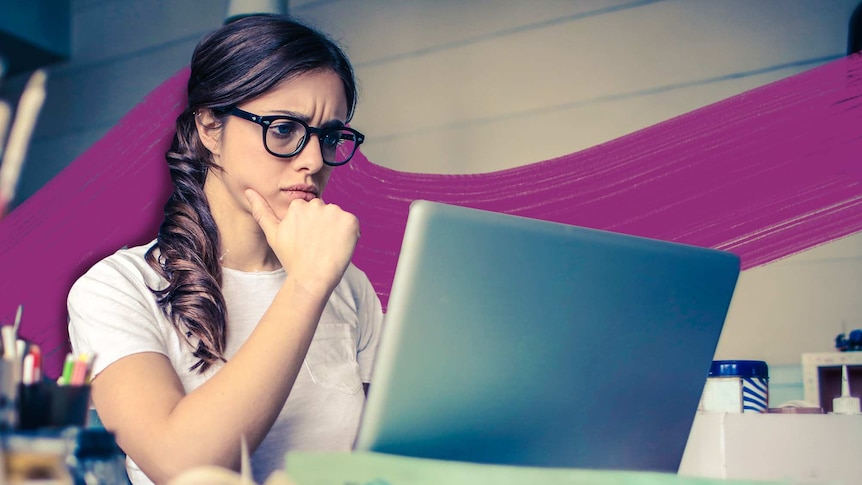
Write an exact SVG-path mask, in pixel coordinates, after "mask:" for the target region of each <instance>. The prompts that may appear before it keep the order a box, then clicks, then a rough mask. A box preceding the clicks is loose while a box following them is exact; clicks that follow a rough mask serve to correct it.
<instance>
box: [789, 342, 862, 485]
mask: <svg viewBox="0 0 862 485" xmlns="http://www.w3.org/2000/svg"><path fill="white" fill-rule="evenodd" d="M844 365H846V366H847V367H848V371H849V373H850V394H852V395H853V396H856V397H860V396H862V385H860V382H862V378H860V375H862V352H859V351H852V352H813V353H807V354H802V389H803V391H804V392H805V401H807V402H810V403H812V404H814V405H816V406H820V407H822V408H823V409H824V410H826V411H831V410H832V401H831V400H829V399H828V398H824V400H821V396H820V390H821V389H820V387H821V374H820V371H821V369H824V368H833V369H834V371H835V373H836V374H837V378H838V379H839V382H840V371H839V370H838V368H839V367H841V366H844ZM833 377H834V376H833ZM833 380H835V379H833ZM832 387H833V389H832V390H833V393H840V392H841V387H840V384H838V383H835V382H833V386H832ZM834 397H837V396H834ZM860 482H862V479H860Z"/></svg>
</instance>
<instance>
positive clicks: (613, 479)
mask: <svg viewBox="0 0 862 485" xmlns="http://www.w3.org/2000/svg"><path fill="white" fill-rule="evenodd" d="M285 469H286V471H287V474H288V476H290V478H291V479H293V480H294V481H295V482H296V484H297V485H440V484H445V485H477V484H485V483H489V484H494V485H524V484H530V485H550V484H553V485H754V484H758V485H763V484H765V483H776V484H777V483H785V482H763V481H740V480H720V479H712V478H695V477H684V476H680V475H676V474H672V473H658V472H633V471H607V470H584V469H571V468H539V467H518V466H509V465H485V464H476V463H462V462H454V461H443V460H429V459H425V458H411V457H403V456H397V455H390V454H383V453H372V452H354V453H349V452H343V453H318V452H291V453H288V454H287V459H286V468H285Z"/></svg>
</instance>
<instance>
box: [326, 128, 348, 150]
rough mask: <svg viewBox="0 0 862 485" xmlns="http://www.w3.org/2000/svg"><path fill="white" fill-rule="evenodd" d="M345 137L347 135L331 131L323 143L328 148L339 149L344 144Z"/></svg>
mask: <svg viewBox="0 0 862 485" xmlns="http://www.w3.org/2000/svg"><path fill="white" fill-rule="evenodd" d="M344 137H345V134H344V133H343V132H342V131H330V132H329V133H327V134H326V135H325V136H324V137H323V140H321V143H323V144H324V145H326V146H327V147H330V148H332V147H337V146H338V145H340V144H341V143H342V141H341V140H342V139H343V138H344Z"/></svg>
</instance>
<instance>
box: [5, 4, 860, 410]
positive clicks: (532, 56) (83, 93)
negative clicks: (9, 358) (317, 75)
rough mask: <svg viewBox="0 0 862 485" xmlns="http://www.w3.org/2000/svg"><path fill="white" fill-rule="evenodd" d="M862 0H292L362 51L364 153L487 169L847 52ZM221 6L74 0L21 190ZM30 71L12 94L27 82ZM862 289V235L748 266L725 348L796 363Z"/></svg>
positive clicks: (146, 83)
mask: <svg viewBox="0 0 862 485" xmlns="http://www.w3.org/2000/svg"><path fill="white" fill-rule="evenodd" d="M857 3H858V0H830V1H828V2H824V1H822V0H763V1H756V2H752V1H750V0H723V1H721V2H716V1H709V0H664V1H636V0H581V1H577V2H572V1H566V0H558V1H555V0H538V1H531V2H523V1H513V0H500V1H495V2H490V1H469V2H458V1H433V2H432V1H421V0H414V1H395V0H365V1H362V2H359V1H350V0H318V1H293V2H291V11H292V13H294V14H295V15H297V16H298V17H300V18H303V19H305V20H306V21H308V22H310V23H312V24H315V25H317V26H319V27H321V28H323V29H324V30H326V31H328V32H329V33H330V34H332V35H333V36H334V37H336V38H337V39H340V40H341V42H342V43H343V44H344V45H345V47H346V48H347V51H348V53H349V55H350V56H351V58H352V59H353V61H354V63H355V65H356V68H357V74H358V76H359V79H360V88H361V93H360V94H361V99H360V106H359V110H358V112H357V115H356V118H355V120H354V122H353V125H354V126H356V127H358V128H360V129H361V130H362V131H363V132H365V133H366V134H367V135H368V142H367V144H366V145H363V152H364V153H365V154H366V155H367V156H368V158H369V159H370V160H372V161H374V162H375V163H378V164H380V165H384V166H387V167H390V168H394V169H398V170H405V171H417V172H430V173H477V172H487V171H493V170H499V169H503V168H509V167H513V166H518V165H523V164H528V163H532V162H536V161H540V160H545V159H548V158H552V157H556V156H560V155H565V154H568V153H572V152H575V151H578V150H581V149H584V148H588V147H591V146H594V145H597V144H599V143H602V142H605V141H608V140H611V139H614V138H617V137H619V136H621V135H624V134H627V133H630V132H632V131H635V130H637V129H640V128H643V127H647V126H650V125H652V124H655V123H657V122H660V121H663V120H666V119H668V118H670V117H673V116H677V115H680V114H683V113H686V112H689V111H691V110H694V109H696V108H699V107H702V106H705V105H708V104H710V103H713V102H716V101H719V100H721V99H725V98H727V97H729V96H732V95H734V94H738V93H741V92H743V91H746V90H749V89H752V88H755V87H757V86H761V85H763V84H766V83H769V82H771V81H775V80H778V79H782V78H784V77H787V76H791V75H793V74H796V73H799V72H802V71H804V70H807V69H810V68H813V67H815V66H817V65H820V64H822V63H824V62H828V61H829V60H833V59H837V58H839V57H841V56H843V55H845V48H846V43H847V31H848V28H847V26H848V21H849V19H850V15H851V13H852V11H853V8H854V7H855V6H856V4H857ZM226 7H227V2H226V1H225V0H142V1H128V0H73V1H72V57H71V60H70V61H69V62H67V63H64V64H61V65H56V66H54V67H52V68H51V69H50V72H49V76H50V77H49V82H48V98H47V100H46V105H45V108H44V111H43V112H42V115H41V117H40V119H39V124H38V127H37V131H36V135H35V139H34V141H33V145H32V147H31V151H30V156H29V157H28V161H27V165H26V167H25V171H24V175H23V180H22V183H21V186H20V188H19V199H18V200H19V201H20V200H22V199H23V198H26V197H27V196H28V195H30V194H32V193H33V192H34V191H36V190H38V189H39V188H40V187H41V186H42V185H43V184H44V183H46V182H47V181H48V180H49V179H50V178H51V177H52V176H53V175H54V174H56V173H57V172H58V171H59V170H61V169H62V168H63V167H64V166H66V165H67V164H68V163H69V162H70V161H72V160H74V158H75V157H76V156H78V155H79V154H81V153H82V152H83V151H84V150H85V149H86V148H87V147H89V146H90V145H91V144H92V143H93V142H94V141H96V140H98V139H99V137H100V136H101V135H102V134H104V133H105V132H106V131H107V130H108V129H109V128H110V127H112V126H113V125H114V124H115V123H116V122H117V120H119V119H120V118H121V117H122V116H123V115H124V114H125V113H126V112H127V111H128V110H129V109H130V108H131V107H133V106H134V105H135V104H136V103H138V102H139V101H140V100H141V99H142V98H143V97H144V96H145V95H146V94H147V93H148V92H149V91H150V90H152V89H153V88H154V87H155V86H157V85H158V84H159V83H160V82H161V81H163V80H165V79H167V78H168V77H169V76H171V75H172V74H174V73H175V72H177V71H178V70H179V69H181V68H182V67H184V66H185V65H186V64H187V62H188V59H189V57H190V55H191V51H192V49H193V47H194V45H195V43H196V42H197V41H198V39H199V38H200V37H201V36H202V35H203V34H204V33H205V32H207V31H209V30H211V29H213V28H215V27H217V26H218V25H220V24H221V22H222V20H223V18H224V15H225V12H226ZM24 81H25V77H24V76H18V77H16V78H12V79H9V80H7V81H6V83H5V84H4V85H3V87H2V90H0V95H2V96H3V97H4V98H7V99H9V100H14V99H17V93H18V91H19V90H20V88H21V86H22V85H23V83H24ZM512 133H516V134H517V136H511V135H510V134H512ZM502 134H506V135H505V136H504V135H502ZM860 291H862V237H860V235H855V236H851V237H849V238H846V239H844V240H841V241H838V242H835V243H833V244H829V245H825V246H823V247H821V248H817V249H816V250H813V251H810V252H808V253H804V254H800V255H798V256H794V257H791V258H788V259H786V260H784V261H781V262H777V263H773V264H770V265H767V266H764V267H761V268H755V269H752V270H749V271H746V272H745V273H744V274H743V275H742V278H741V280H740V285H739V289H738V291H737V295H736V297H735V298H734V302H733V305H732V307H731V313H730V315H729V317H728V322H727V325H726V328H725V332H724V334H723V336H722V341H721V342H720V344H719V350H718V352H717V357H718V358H756V359H763V360H767V361H768V362H769V363H770V364H771V365H774V366H775V367H776V368H777V367H780V366H791V367H793V368H795V367H796V366H798V364H799V359H800V353H802V352H808V351H825V350H830V349H831V348H832V343H833V339H834V337H835V335H836V334H837V333H838V332H840V331H841V330H842V322H843V325H844V326H845V327H847V328H858V327H862V307H860V303H859V302H862V298H859V296H860V295H859V293H860ZM793 372H795V371H793ZM794 376H795V374H794ZM794 379H796V377H791V378H790V380H791V381H794ZM794 382H795V381H794ZM794 385H796V384H794ZM799 392H800V394H801V390H800V391H799Z"/></svg>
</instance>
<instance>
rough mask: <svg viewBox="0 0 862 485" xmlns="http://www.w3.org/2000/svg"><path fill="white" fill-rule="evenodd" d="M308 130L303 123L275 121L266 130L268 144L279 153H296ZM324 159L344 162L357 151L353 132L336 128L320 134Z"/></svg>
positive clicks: (285, 154)
mask: <svg viewBox="0 0 862 485" xmlns="http://www.w3.org/2000/svg"><path fill="white" fill-rule="evenodd" d="M307 137H308V132H307V130H306V128H305V126H303V125H302V123H299V122H297V121H293V120H288V119H281V120H276V121H273V122H272V124H271V125H270V126H269V127H268V128H267V130H266V146H267V147H268V148H269V149H270V151H272V152H274V153H277V154H279V155H284V156H289V155H294V154H296V153H297V152H298V151H299V150H300V149H301V148H302V146H303V144H304V142H305V139H306V138H307ZM319 139H320V150H321V153H322V155H323V159H324V160H325V161H327V162H330V163H343V162H346V161H347V160H349V159H350V157H351V156H353V152H354V151H356V136H355V135H354V134H353V132H351V131H348V130H342V129H338V128H334V129H331V130H325V131H323V132H322V133H320V134H319Z"/></svg>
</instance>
